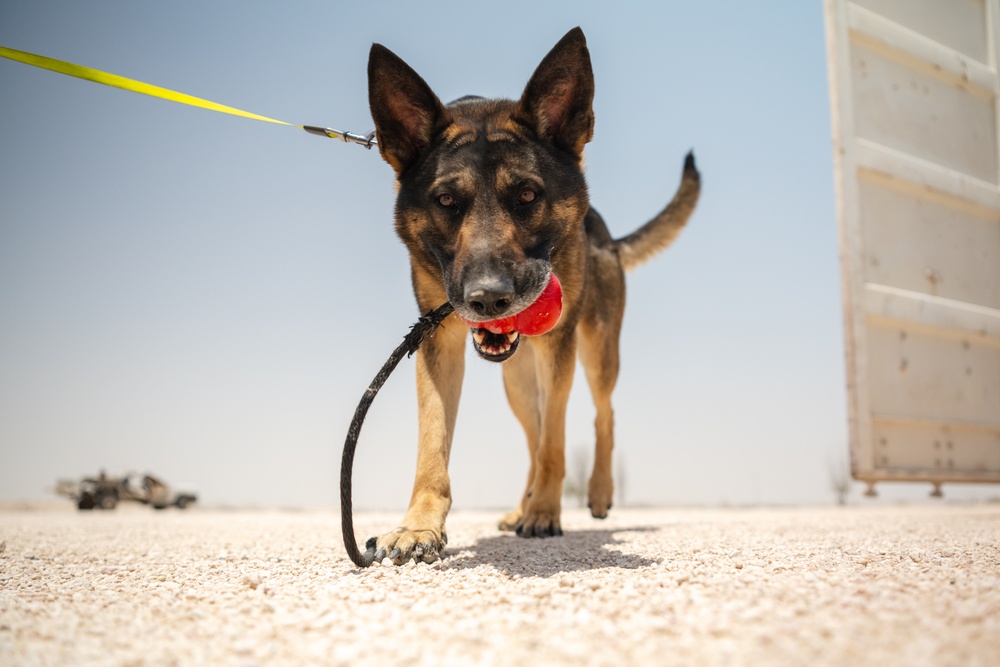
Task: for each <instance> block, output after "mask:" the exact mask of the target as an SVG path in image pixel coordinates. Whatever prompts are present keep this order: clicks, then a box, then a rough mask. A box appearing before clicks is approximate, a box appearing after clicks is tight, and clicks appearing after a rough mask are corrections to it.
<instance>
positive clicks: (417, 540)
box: [365, 526, 448, 565]
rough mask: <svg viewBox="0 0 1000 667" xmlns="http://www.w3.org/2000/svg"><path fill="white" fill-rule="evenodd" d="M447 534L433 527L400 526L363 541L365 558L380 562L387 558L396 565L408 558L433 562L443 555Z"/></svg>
mask: <svg viewBox="0 0 1000 667" xmlns="http://www.w3.org/2000/svg"><path fill="white" fill-rule="evenodd" d="M446 544H448V535H447V534H446V533H445V532H444V531H443V530H441V531H438V530H435V529H431V528H429V529H424V530H411V529H409V528H407V527H406V526H400V527H399V528H397V529H396V530H394V531H392V532H391V533H386V534H385V535H382V536H381V537H372V538H370V539H369V540H368V541H367V542H366V543H365V548H366V549H367V551H366V552H365V558H366V559H367V560H369V561H372V562H374V563H381V562H382V561H383V560H385V559H386V558H388V559H389V560H391V561H392V562H393V563H394V564H396V565H402V564H404V563H406V562H408V561H410V560H414V561H416V562H418V563H433V562H434V561H436V560H437V559H439V558H441V557H442V556H443V555H444V547H445V545H446Z"/></svg>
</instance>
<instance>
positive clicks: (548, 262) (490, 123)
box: [368, 29, 594, 361]
mask: <svg viewBox="0 0 1000 667" xmlns="http://www.w3.org/2000/svg"><path fill="white" fill-rule="evenodd" d="M368 78H369V101H370V104H371V110H372V116H373V117H374V119H375V128H376V133H377V136H378V146H379V150H380V152H381V153H382V156H383V157H384V158H385V160H386V161H387V162H388V163H389V164H390V165H392V167H393V169H395V171H396V177H397V186H398V192H397V199H396V230H397V233H398V234H399V236H400V238H401V239H402V240H403V242H404V243H405V244H406V246H407V248H408V249H409V252H410V258H411V265H412V267H413V274H414V288H415V290H416V291H417V297H418V299H420V298H421V297H422V296H426V298H433V294H434V293H435V292H441V291H443V293H444V295H445V296H446V298H447V299H448V300H449V301H450V302H451V303H452V305H453V306H454V307H455V310H456V311H457V312H458V313H459V315H460V316H461V317H462V318H463V319H465V320H467V321H469V322H472V323H475V322H487V321H490V320H495V319H498V318H501V317H506V316H509V315H513V314H515V313H518V312H520V311H522V310H524V309H525V308H527V307H528V306H529V305H531V304H532V303H533V302H534V301H535V299H536V298H537V297H538V296H539V294H541V292H542V290H543V289H544V288H545V286H546V284H547V283H548V281H549V277H550V274H551V273H552V272H553V271H556V273H557V274H558V273H559V265H560V261H559V257H560V253H561V252H562V251H563V249H564V248H566V247H568V246H573V245H574V244H577V245H578V244H579V239H581V238H582V235H583V218H584V216H585V215H586V213H587V210H588V206H589V204H588V200H587V189H586V184H585V181H584V178H583V172H582V166H581V163H582V157H583V147H584V145H585V144H586V143H587V141H589V140H590V137H591V135H592V133H593V125H594V120H593V112H592V110H591V102H592V99H593V91H594V84H593V74H592V72H591V67H590V58H589V55H588V52H587V46H586V41H585V40H584V37H583V33H582V32H581V31H580V30H579V29H575V30H573V31H570V32H569V33H568V34H567V35H566V36H565V37H564V38H563V39H562V40H561V41H560V42H559V43H558V44H557V45H556V46H555V48H553V49H552V51H551V52H550V53H549V54H548V55H547V56H546V57H545V59H544V60H543V61H542V63H541V64H540V65H539V66H538V69H537V70H536V71H535V73H534V74H533V75H532V77H531V79H530V81H529V83H528V85H527V87H526V89H525V91H524V94H523V95H522V97H521V99H520V100H519V101H517V102H515V101H512V100H485V99H481V98H475V97H467V98H462V99H460V100H458V101H456V102H453V103H451V104H449V105H448V106H444V105H442V104H441V102H440V101H439V100H438V98H437V96H435V95H434V93H433V92H432V91H431V89H430V88H429V87H428V86H427V84H426V83H425V82H424V81H423V79H421V78H420V77H419V76H418V75H417V74H416V72H414V71H413V70H412V69H411V68H410V67H409V66H408V65H406V63H404V62H403V61H402V60H400V59H399V58H398V57H397V56H396V55H395V54H393V53H392V52H391V51H389V50H388V49H385V48H384V47H382V46H380V45H378V44H376V45H374V46H373V47H372V50H371V55H370V59H369V63H368ZM560 277H562V276H560ZM436 288H439V289H436ZM422 293H423V294H422ZM437 305H440V304H434V306H437ZM472 338H473V343H474V345H475V348H476V351H477V352H478V353H479V354H480V355H481V356H482V357H483V358H485V359H489V360H491V361H503V360H505V359H507V358H509V357H510V356H511V355H512V354H514V352H515V351H516V349H517V345H518V342H519V340H520V338H519V334H518V332H517V331H513V332H510V333H505V334H495V333H490V332H488V331H486V329H483V328H476V327H473V329H472Z"/></svg>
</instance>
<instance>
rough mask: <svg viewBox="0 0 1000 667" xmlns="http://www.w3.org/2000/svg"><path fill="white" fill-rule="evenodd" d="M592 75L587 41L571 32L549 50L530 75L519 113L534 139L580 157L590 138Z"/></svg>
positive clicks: (592, 131)
mask: <svg viewBox="0 0 1000 667" xmlns="http://www.w3.org/2000/svg"><path fill="white" fill-rule="evenodd" d="M593 101H594V72H593V70H592V69H591V66H590V52H589V51H588V50H587V38H586V37H584V35H583V31H582V30H580V28H573V29H572V30H570V31H569V32H568V33H566V35H565V36H564V37H563V38H562V39H561V40H559V43H558V44H556V45H555V46H554V47H552V50H551V51H549V53H548V55H547V56H545V58H544V59H543V60H542V62H541V64H540V65H539V66H538V69H536V70H535V73H534V74H532V75H531V80H530V81H528V86H527V87H526V88H525V89H524V94H523V95H522V96H521V101H520V106H519V109H520V112H521V114H522V115H523V116H525V117H526V118H527V119H528V121H529V123H531V124H532V125H533V126H534V128H535V131H536V132H537V133H538V136H539V137H541V138H542V139H547V140H550V141H552V142H553V143H555V144H556V145H557V146H559V147H560V148H563V149H566V150H569V151H572V152H573V153H574V154H576V155H577V156H580V157H582V156H583V147H584V146H585V145H586V143H587V142H588V141H590V139H591V137H592V136H593V135H594V110H593V106H592V105H593Z"/></svg>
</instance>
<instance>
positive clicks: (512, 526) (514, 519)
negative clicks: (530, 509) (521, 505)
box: [497, 509, 521, 533]
mask: <svg viewBox="0 0 1000 667" xmlns="http://www.w3.org/2000/svg"><path fill="white" fill-rule="evenodd" d="M520 521H521V510H519V509H516V510H514V511H512V512H508V513H507V516H505V517H504V518H502V519H500V523H498V524H497V528H499V529H500V530H503V531H506V532H508V533H512V532H514V531H515V530H517V524H518V523H520Z"/></svg>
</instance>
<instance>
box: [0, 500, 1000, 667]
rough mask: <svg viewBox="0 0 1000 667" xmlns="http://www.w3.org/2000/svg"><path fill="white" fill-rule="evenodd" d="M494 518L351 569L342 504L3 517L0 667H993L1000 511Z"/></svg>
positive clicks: (370, 527) (386, 521) (478, 518)
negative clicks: (424, 559)
mask: <svg viewBox="0 0 1000 667" xmlns="http://www.w3.org/2000/svg"><path fill="white" fill-rule="evenodd" d="M501 514H502V513H501V512H453V513H452V515H451V517H450V518H449V520H448V534H449V539H450V544H449V547H448V550H447V552H446V553H447V554H448V556H447V558H446V559H444V560H443V561H440V562H437V563H434V564H431V565H427V564H419V565H417V564H409V565H404V566H402V567H395V566H389V565H386V566H375V567H372V568H370V569H367V570H359V569H357V568H355V567H354V566H353V565H352V564H351V562H350V561H349V560H348V559H347V557H346V555H345V553H344V550H343V546H342V545H341V543H340V525H339V519H338V516H337V513H336V512H334V511H303V512H290V511H285V512H282V511H222V510H218V511H216V510H206V509H197V508H196V509H193V510H190V509H189V510H187V511H183V512H181V511H176V510H167V511H163V512H154V511H152V510H150V509H148V508H144V507H142V508H119V509H117V510H115V511H112V512H98V511H95V512H77V511H75V510H65V511H64V510H52V509H49V510H44V511H28V510H9V509H8V510H3V511H0V665H18V666H32V665H82V666H85V665H120V666H123V667H124V666H129V667H136V666H142V665H213V666H214V665H222V666H226V665H233V666H238V667H253V666H256V665H261V666H264V665H268V666H270V665H349V664H362V663H365V664H407V665H441V664H446V665H517V666H522V665H527V664H539V665H574V666H578V665H615V666H621V665H709V666H710V665H764V664H766V665H852V666H855V665H878V666H879V667H882V666H885V665H907V666H919V665H935V666H938V665H969V666H977V665H981V666H983V667H987V666H995V665H1000V506H997V505H970V506H950V505H948V506H910V507H863V506H862V507H849V508H823V509H808V508H806V509H799V508H795V509H726V510H703V509H673V510H645V509H643V510H640V509H624V510H619V509H617V508H616V509H615V510H614V511H612V513H611V517H610V518H609V519H607V520H605V521H597V520H594V519H591V518H590V517H589V515H588V514H586V513H585V512H584V511H581V510H575V509H574V510H568V511H565V512H564V517H563V528H564V529H565V530H566V534H565V535H564V536H563V537H559V538H549V539H521V538H518V537H515V536H513V535H510V534H507V533H500V532H498V531H497V530H496V527H495V526H496V521H497V520H498V519H499V518H500V515H501ZM396 520H398V516H396V515H395V514H393V515H389V514H375V513H365V514H361V515H359V516H357V517H355V525H356V527H357V532H358V536H359V540H360V541H361V542H363V541H364V538H366V537H368V536H369V535H373V534H376V533H379V532H384V531H387V530H389V529H391V528H393V527H394V526H395V521H396ZM386 563H388V561H386Z"/></svg>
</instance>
